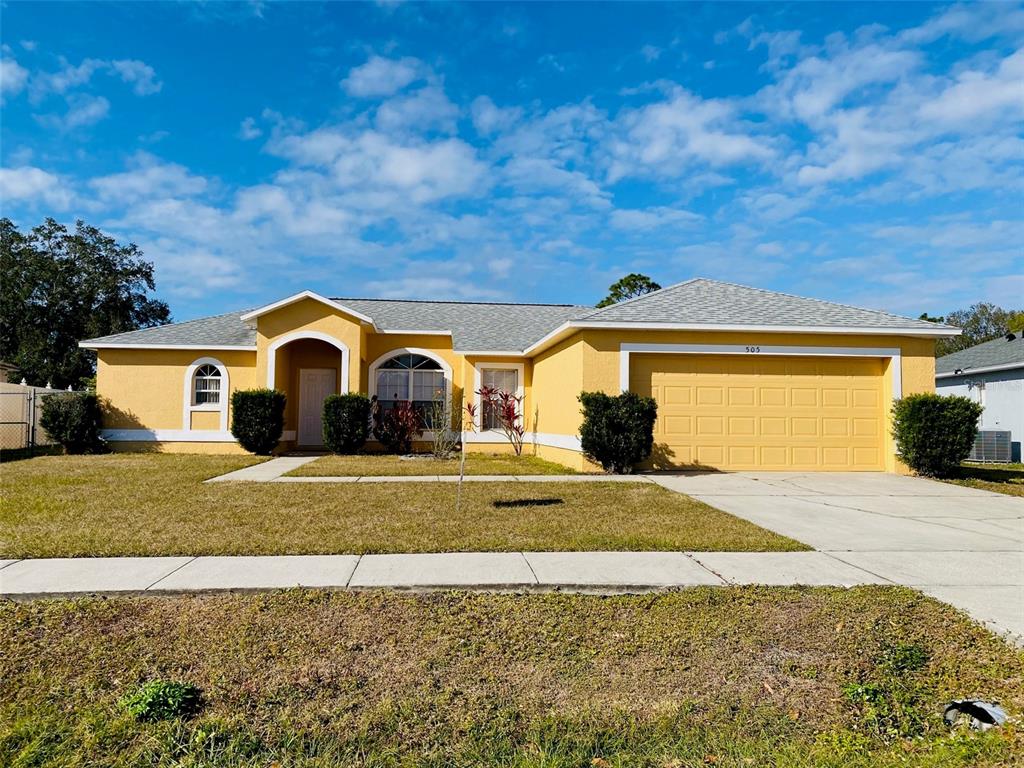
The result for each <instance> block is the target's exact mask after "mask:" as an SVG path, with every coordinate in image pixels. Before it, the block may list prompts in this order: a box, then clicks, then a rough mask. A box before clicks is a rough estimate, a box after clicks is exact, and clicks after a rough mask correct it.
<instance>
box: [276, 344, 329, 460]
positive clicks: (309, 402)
mask: <svg viewBox="0 0 1024 768" xmlns="http://www.w3.org/2000/svg"><path fill="white" fill-rule="evenodd" d="M267 352H268V361H267V386H268V387H271V388H273V389H278V390H280V391H282V392H284V393H285V394H286V395H287V397H288V401H287V405H286V406H285V415H284V422H285V427H284V428H285V434H286V436H288V437H291V436H292V435H294V437H293V438H292V439H294V440H295V444H296V445H297V446H298V447H306V448H318V447H321V446H322V445H323V404H324V400H325V399H326V398H327V397H328V396H329V395H332V394H342V393H345V392H347V391H348V376H349V350H348V347H347V346H345V345H344V344H343V343H342V342H340V341H338V340H337V339H335V338H333V337H331V336H328V335H326V334H323V333H318V332H314V331H306V332H303V331H299V332H296V333H292V334H288V335H286V336H282V337H281V338H279V339H276V340H275V341H274V342H273V343H272V344H271V345H270V347H269V348H268V350H267Z"/></svg>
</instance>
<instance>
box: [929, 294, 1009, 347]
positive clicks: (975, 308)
mask: <svg viewBox="0 0 1024 768" xmlns="http://www.w3.org/2000/svg"><path fill="white" fill-rule="evenodd" d="M920 319H921V320H927V321H929V322H932V323H948V324H949V325H955V326H957V327H958V328H961V329H963V333H962V334H961V335H959V336H956V337H955V338H952V339H939V340H938V341H937V342H936V343H935V354H936V356H938V357H942V356H943V355H948V354H950V353H951V352H959V351H960V350H961V349H967V348H968V347H973V346H974V345H975V344H981V343H982V342H983V341H991V340H992V339H998V338H999V337H1000V336H1004V335H1006V334H1007V333H1008V332H1009V331H1020V330H1024V309H1003V308H1002V307H998V306H996V305H995V304H988V303H986V302H979V303H978V304H972V305H971V306H970V307H968V308H967V309H958V310H955V311H953V312H950V313H949V314H948V315H946V316H945V317H932V316H931V315H929V314H928V313H927V312H925V313H922V314H921V317H920Z"/></svg>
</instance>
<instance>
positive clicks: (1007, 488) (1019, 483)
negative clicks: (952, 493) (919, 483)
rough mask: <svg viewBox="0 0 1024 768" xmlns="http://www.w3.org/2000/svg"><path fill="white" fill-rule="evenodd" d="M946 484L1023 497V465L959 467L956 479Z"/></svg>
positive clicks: (965, 465)
mask: <svg viewBox="0 0 1024 768" xmlns="http://www.w3.org/2000/svg"><path fill="white" fill-rule="evenodd" d="M946 482H949V483H955V484H956V485H964V486H967V487H968V488H977V489H979V490H982V491H992V492H993V493H1004V494H1006V495H1007V496H1024V464H971V463H968V462H965V463H964V464H962V465H960V471H959V473H958V476H957V477H954V478H950V479H949V480H947V481H946Z"/></svg>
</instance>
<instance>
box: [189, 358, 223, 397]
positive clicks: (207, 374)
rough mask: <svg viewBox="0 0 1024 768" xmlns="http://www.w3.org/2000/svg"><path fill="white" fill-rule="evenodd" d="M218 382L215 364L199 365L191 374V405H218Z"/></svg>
mask: <svg viewBox="0 0 1024 768" xmlns="http://www.w3.org/2000/svg"><path fill="white" fill-rule="evenodd" d="M220 384H221V376H220V371H219V370H218V369H217V366H215V365H210V364H209V363H207V364H204V365H200V366H199V367H198V368H196V372H195V373H194V374H192V405H220V390H221V387H220Z"/></svg>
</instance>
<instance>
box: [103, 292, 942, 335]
mask: <svg viewBox="0 0 1024 768" xmlns="http://www.w3.org/2000/svg"><path fill="white" fill-rule="evenodd" d="M331 300H332V301H335V302H337V303H339V304H342V305H344V306H347V307H349V308H350V309H352V310H354V311H356V312H359V313H361V314H363V315H366V316H368V317H371V318H372V319H373V321H374V323H375V324H376V325H377V327H378V328H380V329H381V330H385V331H388V330H390V331H396V330H424V331H450V332H451V334H452V344H453V346H454V348H455V349H456V350H459V351H469V352H483V351H487V352H521V351H523V350H524V349H526V348H527V347H529V346H530V345H532V344H534V343H536V342H537V341H539V340H540V339H542V338H543V337H544V336H546V335H548V334H549V333H551V332H552V331H554V330H555V329H557V328H558V327H559V326H561V325H563V324H564V323H565V322H567V321H569V320H583V321H592V322H608V323H621V324H626V325H628V324H630V323H677V324H694V325H733V326H737V325H738V326H794V327H800V326H804V327H820V326H830V327H838V328H885V329H888V328H892V329H893V330H894V331H899V330H921V329H934V328H936V327H939V328H950V326H936V325H935V324H934V323H928V322H925V321H923V320H912V319H910V318H907V317H900V316H898V315H892V314H889V313H888V312H878V311H875V310H871V309H860V308H857V307H848V306H846V305H843V304H833V303H831V302H827V301H819V300H817V299H805V298H801V297H799V296H790V295H788V294H784V293H775V292H773V291H765V290H761V289H759V288H748V287H746V286H742V285H733V284H731V283H720V282H717V281H714V280H706V279H703V278H697V279H694V280H687V281H686V282H683V283H678V284H677V285H671V286H669V287H667V288H663V289H661V290H660V291H656V292H654V293H650V294H647V295H645V296H639V297H637V298H635V299H629V300H628V301H623V302H621V303H619V304H615V305H613V306H611V307H606V308H604V309H599V310H595V309H594V308H593V307H583V306H578V305H573V304H499V303H487V302H465V301H408V300H400V299H349V298H334V299H331ZM246 312H247V311H239V312H229V313H227V314H224V315H216V316H214V317H205V318H200V319H197V320H189V321H187V322H184V323H174V324H172V325H164V326H160V327H158V328H146V329H143V330H140V331H130V332H128V333H119V334H115V335H113V336H104V337H102V338H98V339H89V340H88V341H87V342H84V343H85V344H86V345H88V344H90V343H98V344H154V345H182V344H188V345H195V346H201V345H210V346H231V345H235V346H249V347H251V346H255V344H256V332H255V331H254V330H253V329H251V328H249V327H248V325H246V323H244V322H243V321H242V319H241V317H242V316H243V315H245V314H246Z"/></svg>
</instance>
